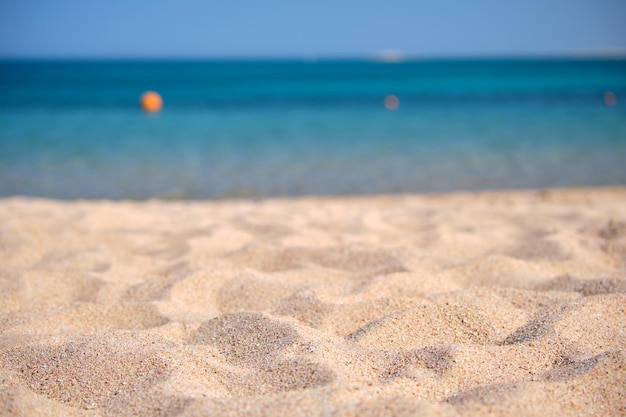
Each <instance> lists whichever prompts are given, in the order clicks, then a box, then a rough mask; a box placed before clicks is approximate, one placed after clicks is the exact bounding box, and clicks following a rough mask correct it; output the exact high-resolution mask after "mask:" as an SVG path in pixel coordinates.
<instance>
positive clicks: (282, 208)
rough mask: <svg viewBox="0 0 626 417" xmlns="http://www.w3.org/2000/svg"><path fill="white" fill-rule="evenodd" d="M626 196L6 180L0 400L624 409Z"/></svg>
mask: <svg viewBox="0 0 626 417" xmlns="http://www.w3.org/2000/svg"><path fill="white" fill-rule="evenodd" d="M624 207H626V187H613V186H612V187H592V188H567V189H546V190H501V191H480V192H456V193H443V194H419V195H415V194H401V195H373V196H371V195H370V196H363V195H355V196H341V197H337V196H328V197H327V196H324V197H296V198H291V197H287V198H267V199H260V200H251V199H228V200H200V201H199V200H191V201H188V200H174V201H172V200H147V201H132V200H121V201H112V200H50V199H42V198H32V197H8V198H0V330H1V332H0V411H1V412H0V414H4V413H6V414H8V415H34V416H37V415H41V416H44V415H68V416H78V415H89V416H109V415H134V414H140V415H147V416H151V415H154V416H196V415H217V416H228V415H241V414H246V415H253V416H266V415H267V416H270V415H279V414H283V415H295V416H298V415H302V416H304V415H319V416H322V415H336V416H351V415H355V416H357V415H358V416H363V415H365V416H367V415H372V416H373V415H390V416H391V415H407V416H408V415H416V414H420V413H421V414H420V415H422V414H423V415H427V416H455V415H464V416H479V415H486V414H489V413H491V414H490V415H502V416H504V415H512V414H514V415H529V416H530V415H537V416H539V415H545V414H548V413H557V414H559V415H564V416H579V415H589V416H591V415H607V416H613V415H615V416H617V415H623V414H624V413H626V403H625V402H624V399H625V398H626V388H625V387H624V384H623V381H624V380H626V330H625V329H624V326H623V323H624V319H625V318H626V309H625V307H624V306H626V214H624Z"/></svg>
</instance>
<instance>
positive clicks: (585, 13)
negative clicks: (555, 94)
mask: <svg viewBox="0 0 626 417" xmlns="http://www.w3.org/2000/svg"><path fill="white" fill-rule="evenodd" d="M389 49H394V50H401V51H404V52H405V53H406V54H409V55H415V56H424V57H431V56H467V55H469V56H484V55H503V54H505V55H536V54H596V53H601V54H604V53H615V52H621V53H624V52H626V0H526V1H522V0H517V1H507V0H501V1H496V0H470V1H462V0H459V1H449V0H441V1H434V0H433V1H429V2H425V1H417V0H413V1H411V0H381V1H368V0H317V1H307V2H299V1H297V0H276V1H272V0H265V1H263V0H256V1H254V0H247V1H246V0H220V1H211V0H206V1H201V0H178V1H176V0H168V1H163V0H152V1H137V0H108V1H89V0H0V56H4V57H138V58H141V57H173V58H176V57H180V58H183V57H192V58H203V57H282V56H286V57H301V56H310V55H311V56H316V55H317V56H362V55H372V54H376V53H379V52H380V51H383V50H389Z"/></svg>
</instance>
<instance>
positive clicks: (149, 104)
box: [139, 91, 163, 113]
mask: <svg viewBox="0 0 626 417" xmlns="http://www.w3.org/2000/svg"><path fill="white" fill-rule="evenodd" d="M139 103H140V104H141V108H142V109H144V111H147V112H148V113H156V112H158V111H159V110H161V107H163V99H162V98H161V96H160V95H159V93H157V92H155V91H146V92H145V93H143V94H142V95H141V98H140V99H139Z"/></svg>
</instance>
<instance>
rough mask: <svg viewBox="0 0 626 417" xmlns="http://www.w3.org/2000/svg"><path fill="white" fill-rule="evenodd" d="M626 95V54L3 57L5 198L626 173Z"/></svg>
mask: <svg viewBox="0 0 626 417" xmlns="http://www.w3.org/2000/svg"><path fill="white" fill-rule="evenodd" d="M148 90H153V91H157V92H159V94H160V95H161V96H162V97H163V109H162V110H161V111H160V112H159V113H157V114H147V113H145V112H143V111H142V110H141V109H140V107H139V97H140V95H141V94H142V93H143V92H144V91H148ZM389 96H393V97H395V98H396V102H397V104H398V107H397V108H396V109H394V110H389V109H388V108H386V107H385V99H386V98H387V97H389ZM625 100H626V59H624V58H593V59H588V58H532V59H529V58H524V59H521V58H506V59H491V58H481V59H425V60H412V59H409V60H404V61H399V62H393V63H391V62H384V61H380V60H379V61H377V60H362V59H360V60H353V59H342V60H315V59H308V60H301V59H299V60H287V59H281V60H246V59H242V60H117V59H116V60H30V59H29V60H0V196H18V195H19V196H36V197H48V198H59V199H75V198H98V199H100V198H110V199H148V198H181V199H182V198H184V199H206V198H208V199H213V198H225V197H273V196H303V195H358V194H380V193H430V192H448V191H461V190H491V189H510V188H513V189H525V188H546V187H584V186H605V185H606V186H608V185H624V184H626V163H625V162H624V161H626V105H625Z"/></svg>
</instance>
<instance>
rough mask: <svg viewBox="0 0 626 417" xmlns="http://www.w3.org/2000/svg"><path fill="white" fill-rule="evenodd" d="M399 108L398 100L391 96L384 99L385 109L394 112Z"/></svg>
mask: <svg viewBox="0 0 626 417" xmlns="http://www.w3.org/2000/svg"><path fill="white" fill-rule="evenodd" d="M398 106H400V99H398V97H396V96H394V95H393V94H389V95H388V96H387V97H385V108H386V109H387V110H396V109H397V108H398Z"/></svg>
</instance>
